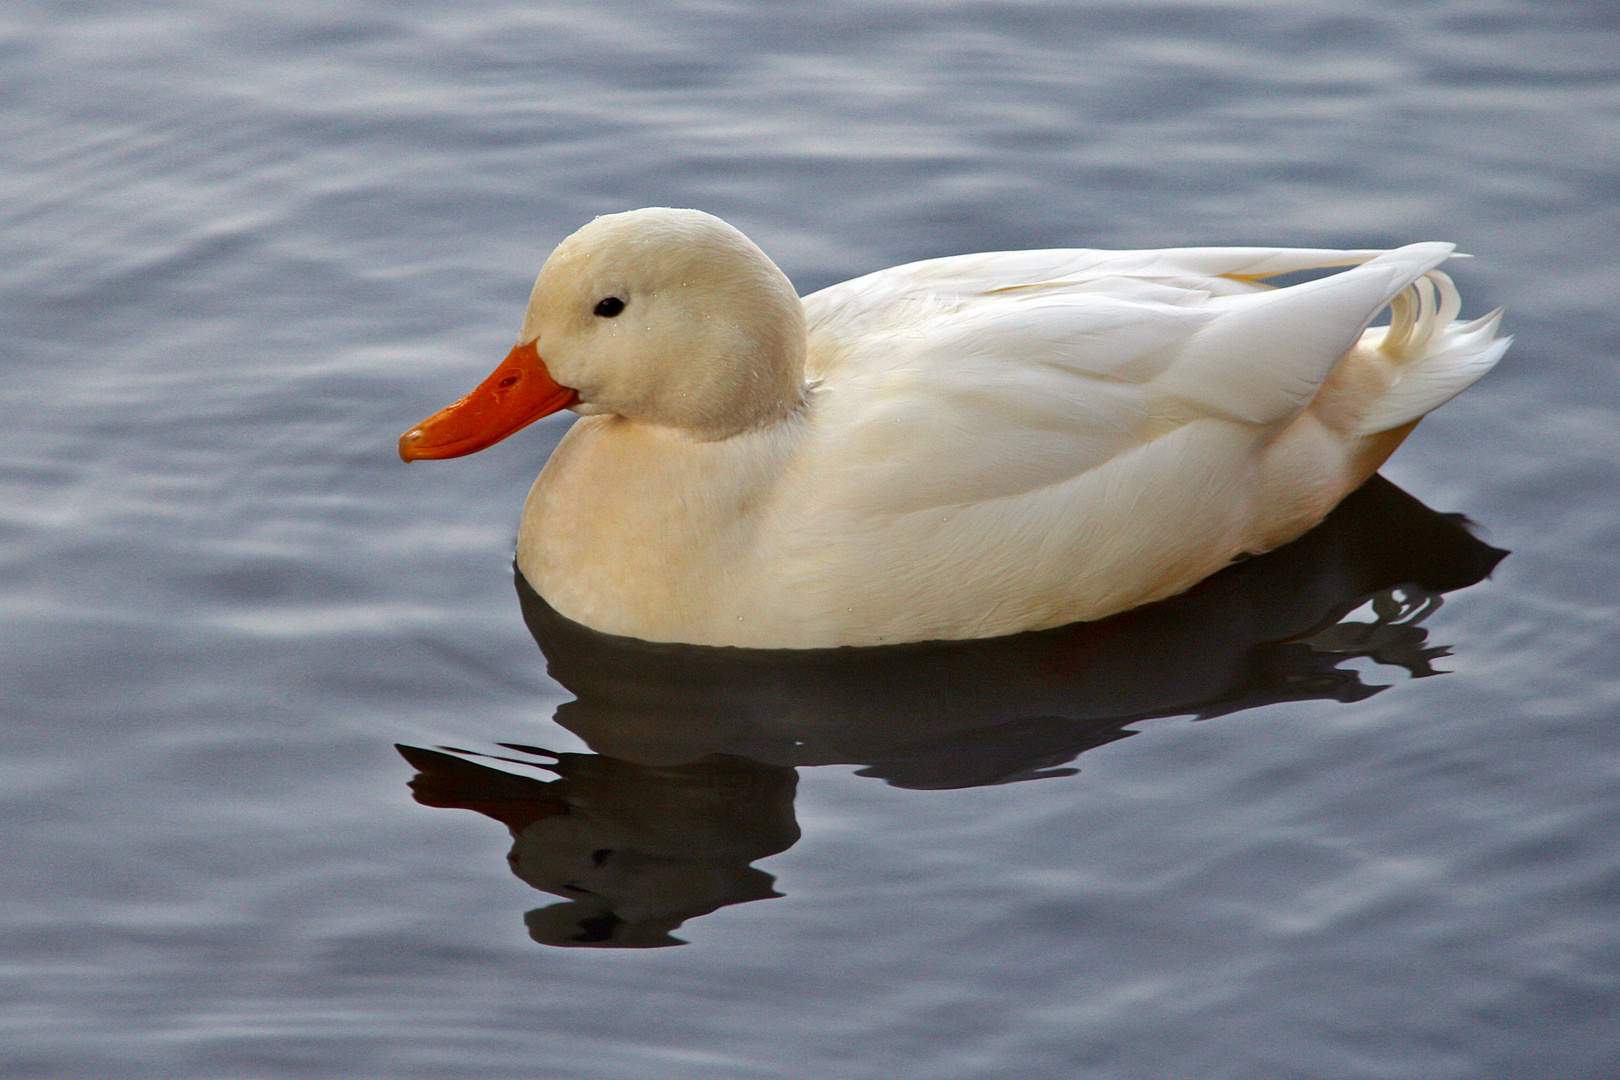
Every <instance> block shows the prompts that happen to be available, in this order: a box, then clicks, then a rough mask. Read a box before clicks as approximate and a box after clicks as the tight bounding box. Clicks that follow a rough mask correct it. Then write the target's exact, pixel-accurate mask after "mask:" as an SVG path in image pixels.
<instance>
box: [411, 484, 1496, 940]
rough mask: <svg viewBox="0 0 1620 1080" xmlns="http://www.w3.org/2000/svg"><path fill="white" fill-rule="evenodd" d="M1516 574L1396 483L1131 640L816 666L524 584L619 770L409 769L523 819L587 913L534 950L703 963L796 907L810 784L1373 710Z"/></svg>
mask: <svg viewBox="0 0 1620 1080" xmlns="http://www.w3.org/2000/svg"><path fill="white" fill-rule="evenodd" d="M1506 554H1507V553H1506V552H1504V551H1502V550H1499V549H1497V548H1493V547H1490V546H1489V545H1487V544H1485V543H1483V542H1481V541H1479V540H1478V539H1476V538H1475V537H1474V536H1472V535H1471V534H1470V533H1469V531H1468V529H1467V528H1466V527H1465V523H1464V521H1463V520H1462V518H1460V517H1459V516H1457V515H1450V514H1440V513H1436V512H1435V511H1432V510H1430V509H1428V508H1427V507H1425V506H1424V505H1423V504H1421V503H1419V502H1418V501H1417V500H1416V499H1413V498H1412V497H1411V496H1409V495H1407V494H1406V493H1405V492H1403V491H1401V490H1400V489H1399V488H1397V487H1395V486H1394V485H1393V484H1391V483H1389V482H1388V481H1386V480H1384V479H1383V478H1381V477H1374V478H1373V479H1372V480H1371V481H1370V482H1369V483H1367V484H1366V485H1365V486H1364V487H1362V488H1361V490H1360V491H1358V492H1356V493H1355V494H1354V495H1352V496H1351V497H1350V498H1348V499H1346V500H1345V502H1344V503H1343V504H1342V505H1341V506H1340V507H1339V508H1338V509H1337V510H1335V511H1334V512H1333V514H1332V515H1330V516H1329V517H1328V519H1327V520H1326V521H1325V522H1323V524H1322V525H1320V526H1319V527H1317V528H1316V529H1315V530H1313V531H1312V532H1310V533H1308V534H1307V535H1305V536H1304V537H1302V538H1301V539H1299V540H1297V541H1295V542H1294V543H1293V544H1290V545H1288V546H1287V547H1284V548H1281V549H1279V550H1277V551H1274V552H1272V553H1270V554H1268V555H1264V556H1260V557H1258V558H1254V559H1250V560H1248V561H1246V562H1243V563H1240V564H1238V565H1236V566H1232V567H1229V568H1227V569H1226V570H1225V571H1223V572H1222V573H1220V574H1217V575H1215V576H1214V577H1212V578H1210V579H1209V580H1207V581H1205V582H1203V583H1202V584H1201V585H1199V586H1197V587H1196V588H1194V589H1192V590H1190V591H1189V592H1186V593H1183V594H1182V595H1180V596H1176V597H1172V598H1171V599H1169V600H1165V601H1162V602H1160V603H1157V604H1153V605H1150V606H1148V607H1144V608H1138V609H1137V610H1135V611H1130V612H1126V613H1124V614H1121V615H1117V616H1115V617H1113V618H1110V619H1105V620H1101V621H1099V622H1093V623H1078V624H1075V625H1073V626H1067V627H1060V628H1058V629H1055V630H1046V631H1040V632H1037V633H1029V634H1019V635H1016V636H1013V637H1005V638H995V639H990V640H983V641H968V642H932V643H922V644H915V645H896V646H884V647H878V648H867V649H853V648H845V649H824V650H810V651H775V650H757V649H733V648H712V647H698V646H687V645H668V644H655V643H650V642H644V641H637V640H633V639H629V638H620V637H612V636H609V635H606V634H600V633H597V632H596V631H593V630H590V629H588V628H586V627H583V626H580V625H579V624H577V623H573V622H570V621H569V620H567V619H565V618H563V617H562V616H560V615H558V614H557V613H556V612H554V611H552V610H551V608H550V607H549V606H547V604H546V603H545V601H543V600H542V599H541V598H540V597H539V596H538V595H536V594H535V592H534V591H533V590H532V589H530V588H529V586H528V583H527V582H525V581H524V580H523V579H522V578H521V577H519V578H518V583H517V585H518V595H519V597H520V599H521V601H522V604H523V613H524V618H525V621H526V622H527V623H528V626H529V629H530V630H531V631H532V632H533V634H534V636H535V640H536V641H537V642H538V643H539V645H540V648H541V650H542V651H543V652H544V653H545V655H546V659H547V661H548V665H549V666H548V670H549V671H550V674H551V675H552V677H553V678H555V679H556V680H557V681H558V682H560V683H561V684H562V685H563V686H565V687H566V688H567V689H568V690H570V691H571V692H573V693H574V694H575V695H576V700H574V701H572V702H569V703H567V704H565V705H563V706H561V707H560V708H559V709H558V710H557V715H556V720H557V722H558V723H559V724H561V725H563V726H564V727H566V728H568V729H569V730H571V731H573V732H575V733H576V734H578V735H579V736H580V737H581V738H582V739H584V740H585V741H586V743H587V744H589V746H590V747H591V749H593V750H595V751H596V752H597V753H596V754H554V753H552V752H550V751H547V750H543V749H541V748H539V747H531V746H521V745H516V744H502V745H505V746H506V747H507V748H508V749H511V750H514V751H518V752H520V753H524V754H527V755H530V756H531V757H532V758H536V759H538V760H523V761H521V763H522V764H527V765H539V766H540V767H541V768H544V769H546V770H548V771H550V772H553V773H555V774H556V775H557V777H558V778H557V779H556V780H552V781H540V780H535V779H531V778H529V777H524V776H518V775H515V774H512V773H509V772H504V771H501V770H498V769H494V768H490V767H488V766H485V765H481V764H477V763H474V762H472V761H468V760H466V759H465V758H464V757H457V756H453V755H452V754H448V753H443V752H440V751H435V750H424V749H421V748H417V747H406V746H402V747H400V752H401V753H403V754H404V755H405V757H406V759H407V760H408V761H410V763H411V764H412V765H414V766H416V768H417V769H418V770H419V772H418V775H417V776H416V777H415V779H413V780H412V782H411V786H412V788H413V790H414V791H415V794H416V799H417V801H418V802H421V803H424V804H426V805H429V806H441V807H462V808H466V809H470V810H476V811H478V812H479V813H482V814H485V815H488V816H489V817H492V818H494V819H496V820H498V821H501V822H503V823H504V824H505V825H506V826H507V827H508V828H509V829H511V831H512V835H513V838H514V843H513V847H512V853H511V854H510V855H509V856H508V858H509V860H510V861H511V864H512V869H513V871H514V872H515V873H516V874H517V875H518V876H519V877H520V878H522V879H523V880H524V881H526V882H528V883H529V884H530V885H533V886H534V887H535V888H537V889H540V890H542V891H544V892H549V893H553V894H555V895H557V896H562V897H565V898H567V902H566V903H563V904H556V905H553V906H551V907H547V908H541V909H538V910H536V911H532V912H530V913H529V914H528V916H527V918H526V921H527V924H528V927H529V932H530V934H531V935H532V936H533V937H534V939H535V940H536V941H539V942H541V943H543V944H551V945H586V946H599V947H601V946H614V947H651V946H660V945H675V944H681V943H682V942H681V941H680V939H678V938H675V937H672V936H671V933H670V932H671V931H673V930H674V929H675V928H676V927H678V926H680V925H681V923H682V922H684V921H685V920H686V919H689V918H694V917H696V916H699V915H703V914H707V913H708V912H711V911H714V910H716V909H717V908H720V907H724V906H726V905H728V904H738V903H744V902H747V901H750V900H760V899H765V898H767V897H772V896H777V895H780V894H778V893H776V892H775V891H774V890H773V889H772V887H771V886H772V883H773V879H772V878H771V876H770V875H769V874H766V873H765V872H764V871H762V870H759V869H757V868H755V867H753V866H752V865H751V864H752V863H753V862H754V861H755V860H758V859H761V858H764V857H765V856H767V855H772V854H775V853H777V852H779V851H783V850H785V849H787V848H788V847H791V846H792V845H793V843H794V842H795V841H796V840H797V839H798V837H799V830H798V826H797V824H796V822H795V820H794V816H793V793H794V788H795V783H796V774H795V772H794V767H796V766H801V765H827V764H834V763H844V764H858V765H861V766H862V768H861V769H860V770H859V774H860V775H862V776H873V777H880V778H882V779H884V780H886V781H887V782H888V783H890V784H893V785H895V786H898V787H906V788H924V789H944V788H961V787H974V786H979V785H985V784H1006V783H1011V782H1014V781H1021V780H1034V779H1042V778H1046V777H1053V776H1064V775H1069V774H1072V773H1074V772H1077V771H1078V770H1076V769H1074V768H1072V767H1069V768H1064V767H1062V766H1064V765H1066V764H1067V763H1068V762H1070V761H1072V760H1074V758H1075V757H1077V756H1078V755H1080V754H1082V753H1084V752H1085V751H1087V750H1090V749H1092V748H1094V747H1098V746H1102V745H1104V744H1107V743H1110V742H1113V741H1115V740H1116V739H1122V738H1125V737H1126V736H1129V735H1131V734H1133V732H1131V731H1129V730H1127V726H1128V725H1130V724H1132V723H1135V722H1137V721H1141V720H1146V719H1149V718H1153V717H1162V716H1176V715H1193V716H1195V717H1198V718H1200V719H1203V718H1209V717H1214V716H1221V715H1225V714H1228V713H1233V712H1238V711H1240V710H1243V709H1252V708H1256V707H1258V706H1261V705H1269V704H1273V703H1277V702H1284V701H1302V700H1308V699H1329V700H1334V701H1340V702H1353V701H1360V700H1362V699H1364V698H1367V697H1370V696H1371V695H1373V694H1376V693H1378V692H1379V691H1381V690H1384V689H1386V688H1387V687H1385V686H1383V685H1370V684H1367V683H1364V682H1363V681H1362V680H1361V676H1360V673H1359V672H1357V671H1356V670H1353V669H1347V668H1345V667H1343V666H1342V665H1344V663H1345V662H1346V661H1348V660H1352V659H1356V658H1362V657H1366V658H1370V659H1372V660H1375V661H1377V662H1378V663H1381V664H1387V665H1394V666H1399V667H1403V668H1405V669H1406V670H1407V671H1408V672H1409V673H1410V674H1411V675H1412V676H1413V677H1414V678H1419V677H1423V676H1428V675H1434V674H1437V671H1436V669H1435V668H1434V666H1433V662H1434V661H1435V660H1436V659H1438V658H1439V657H1441V656H1444V655H1446V650H1445V649H1444V648H1443V647H1435V646H1431V645H1430V644H1429V643H1428V631H1427V630H1425V629H1424V628H1423V627H1422V626H1421V625H1420V624H1421V623H1422V621H1423V620H1424V619H1426V618H1427V617H1428V616H1429V615H1430V614H1432V613H1433V612H1434V611H1435V609H1437V608H1438V607H1439V606H1440V602H1441V600H1440V598H1441V594H1443V593H1446V592H1449V591H1451V590H1453V589H1460V588H1464V587H1466V586H1468V585H1472V584H1474V583H1475V582H1477V581H1479V580H1480V579H1481V578H1483V577H1484V576H1485V575H1486V574H1488V573H1490V571H1491V569H1492V568H1493V567H1494V566H1495V565H1496V564H1497V562H1498V561H1500V560H1501V559H1502V557H1503V556H1504V555H1506ZM1364 609H1366V610H1365V611H1364ZM461 753H466V752H465V751H462V752H461ZM478 756H482V755H478ZM497 760H505V761H513V762H519V761H520V759H517V758H502V759H497Z"/></svg>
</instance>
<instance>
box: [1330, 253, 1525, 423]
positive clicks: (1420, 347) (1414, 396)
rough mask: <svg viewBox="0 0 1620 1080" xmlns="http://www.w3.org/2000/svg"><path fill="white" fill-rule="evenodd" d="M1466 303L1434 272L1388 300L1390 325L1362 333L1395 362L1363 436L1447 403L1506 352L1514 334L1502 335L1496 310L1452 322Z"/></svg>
mask: <svg viewBox="0 0 1620 1080" xmlns="http://www.w3.org/2000/svg"><path fill="white" fill-rule="evenodd" d="M1461 306H1462V302H1461V299H1460V298H1459V297H1458V295H1457V287H1456V286H1455V285H1454V284H1452V281H1451V278H1450V277H1448V276H1447V275H1446V274H1444V273H1442V272H1441V271H1439V270H1430V271H1428V272H1427V273H1426V274H1424V275H1423V276H1422V277H1420V278H1418V279H1417V280H1416V281H1414V282H1413V283H1412V284H1411V286H1410V287H1408V288H1406V289H1403V290H1402V291H1401V293H1400V294H1399V295H1398V296H1396V297H1395V298H1394V300H1392V301H1391V302H1390V323H1389V326H1388V327H1374V328H1373V329H1371V330H1368V331H1367V332H1366V333H1365V334H1364V335H1363V337H1362V344H1363V346H1373V347H1375V348H1376V349H1377V350H1378V352H1380V353H1382V354H1383V356H1384V357H1385V358H1386V359H1388V360H1389V361H1391V362H1392V363H1393V364H1394V365H1395V379H1394V382H1393V383H1391V385H1390V386H1389V389H1388V390H1386V391H1385V392H1384V394H1383V396H1381V397H1380V398H1379V399H1378V400H1377V401H1375V402H1373V403H1372V405H1371V407H1370V408H1368V410H1367V412H1366V413H1365V414H1364V415H1363V416H1362V418H1361V421H1360V423H1359V425H1358V427H1357V433H1358V434H1360V435H1376V434H1377V433H1379V432H1381V431H1389V430H1390V429H1392V428H1397V427H1400V426H1401V425H1403V424H1408V423H1411V422H1412V421H1413V420H1416V419H1418V418H1419V417H1422V416H1423V415H1424V414H1426V413H1429V412H1432V411H1433V410H1435V409H1437V408H1439V407H1440V406H1441V405H1444V404H1445V403H1446V402H1448V401H1450V400H1451V399H1452V398H1454V397H1456V396H1457V395H1458V394H1460V393H1462V392H1463V391H1464V390H1466V389H1467V388H1468V387H1469V386H1471V385H1472V384H1473V383H1474V382H1475V381H1476V380H1478V379H1479V378H1480V377H1481V376H1482V375H1484V374H1485V373H1486V372H1487V371H1489V370H1491V368H1493V367H1495V366H1496V362H1497V361H1498V360H1500V359H1501V358H1502V354H1503V353H1505V352H1507V348H1508V345H1509V344H1510V343H1511V342H1512V341H1513V339H1512V338H1511V337H1503V338H1498V337H1497V336H1496V330H1497V327H1498V325H1500V323H1501V321H1502V311H1501V309H1500V308H1498V309H1497V310H1496V311H1493V312H1491V313H1490V314H1489V315H1486V316H1484V317H1482V318H1478V319H1475V320H1473V321H1472V322H1466V323H1459V322H1455V321H1454V320H1455V319H1456V317H1457V312H1458V310H1459V309H1460V308H1461Z"/></svg>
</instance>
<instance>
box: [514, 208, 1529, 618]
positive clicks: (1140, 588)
mask: <svg viewBox="0 0 1620 1080" xmlns="http://www.w3.org/2000/svg"><path fill="white" fill-rule="evenodd" d="M1451 251H1452V248H1451V246H1450V245H1448V244H1437V243H1428V244H1414V245H1411V246H1409V247H1404V248H1400V249H1398V250H1394V251H1389V252H1378V251H1327V250H1290V249H1275V248H1189V249H1179V250H1163V251H1113V252H1110V251H1091V250H1054V251H1020V252H1003V253H996V254H985V255H965V256H958V257H954V258H945V259H934V260H930V261H927V262H920V263H913V264H911V265H908V266H901V267H896V268H894V269H890V270H884V271H880V272H878V273H875V274H870V275H867V276H866V277H862V278H857V279H855V280H853V281H848V282H845V283H843V284H841V285H835V286H833V287H832V288H829V289H825V290H823V291H821V292H818V293H815V294H814V295H812V296H808V297H806V298H804V299H803V301H802V303H801V301H800V300H799V299H798V298H797V296H796V295H795V293H794V291H793V289H792V287H791V285H790V284H789V283H788V282H787V279H786V278H785V277H784V276H783V275H782V274H781V272H780V271H779V270H778V269H777V268H776V266H775V265H774V264H773V263H772V262H771V261H770V260H769V259H768V258H767V257H766V256H765V255H764V254H763V253H761V252H760V251H759V249H758V248H756V247H755V246H754V245H753V244H752V243H750V242H749V241H748V240H747V239H746V238H745V237H743V236H742V234H741V233H738V232H737V231H736V230H735V229H732V228H731V227H730V226H728V225H726V224H725V223H724V222H722V221H720V220H719V219H717V218H714V217H711V216H709V215H706V214H702V213H699V212H697V211H693V210H669V209H653V210H638V211H632V212H630V213H626V214H616V215H611V216H608V217H603V218H598V219H597V220H596V221H594V222H592V223H591V224H589V225H587V226H586V227H585V228H583V229H581V230H580V231H579V232H578V233H576V234H575V235H574V236H572V237H570V238H569V239H568V240H567V241H565V242H564V243H563V244H562V245H561V246H559V248H558V249H557V251H556V252H555V253H554V254H553V256H552V257H551V259H550V260H548V261H547V263H546V266H545V268H544V269H543V270H542V271H541V274H540V277H539V280H538V281H537V283H536V285H535V291H534V296H533V298H532V299H531V302H530V306H529V310H528V314H527V317H526V318H525V321H524V325H523V331H522V337H521V338H520V341H522V342H528V341H534V342H535V347H536V349H537V351H538V354H539V356H540V357H541V358H542V359H543V361H544V364H545V367H546V368H547V369H549V371H550V374H551V377H552V378H554V379H555V380H556V382H557V383H559V384H561V386H563V387H565V388H572V389H574V390H577V391H578V392H579V403H578V404H577V405H576V406H575V409H576V411H579V412H582V413H585V414H587V415H586V416H585V417H584V418H583V419H582V420H580V421H579V422H578V423H576V424H575V426H574V427H573V429H572V430H571V431H569V433H568V434H567V436H566V437H565V438H564V439H563V441H562V444H561V445H560V446H558V448H557V450H556V451H555V453H554V454H553V455H552V457H551V460H550V461H549V462H548V463H547V465H546V467H545V469H544V471H543V472H542V473H541V475H540V478H539V479H538V480H537V481H536V483H535V486H534V489H533V491H532V492H531V493H530V495H529V499H528V502H527V504H526V505H525V508H524V512H523V522H522V527H521V530H520V535H519V540H518V565H519V568H520V569H521V570H522V572H523V573H524V575H525V576H526V577H527V578H528V580H529V582H530V583H531V584H532V585H533V586H534V587H535V588H536V589H537V590H538V591H539V592H540V594H541V595H542V596H544V597H545V598H546V600H547V601H549V602H550V603H551V604H552V605H553V606H554V607H555V608H556V609H557V610H558V611H559V612H561V613H562V614H564V615H566V616H568V617H570V618H572V619H574V620H577V621H578V622H581V623H584V624H586V625H587V626H591V627H593V628H595V629H598V630H602V631H605V632H608V633H613V634H622V635H628V636H632V637H638V638H645V639H649V640H654V641H681V642H690V643H696V644H709V645H744V646H756V647H789V648H808V647H818V646H833V645H874V644H880V643H891V642H902V641H917V640H925V639H935V638H969V637H986V636H992V635H998V634H1008V633H1014V632H1017V631H1022V630H1030V629H1037V628H1043V627H1050V626H1057V625H1061V624H1064V623H1068V622H1073V621H1078V620H1084V619H1095V618H1100V617H1103V616H1106V615H1110V614H1113V613H1115V612H1118V611H1121V610H1124V609H1126V608H1129V607H1133V606H1136V605H1139V604H1142V603H1146V602H1148V601H1152V600H1156V599H1160V598H1162V597H1165V596H1169V595H1172V594H1174V593H1177V592H1180V591H1181V590H1183V589H1186V588H1187V587H1189V586H1191V585H1192V584H1194V583H1195V582H1197V581H1199V580H1201V579H1202V578H1204V577H1206V576H1208V575H1209V574H1211V573H1213V572H1214V571H1216V570H1219V569H1220V568H1221V567H1222V566H1224V565H1226V564H1227V563H1229V562H1230V561H1232V559H1234V558H1236V557H1238V556H1241V555H1243V554H1246V553H1251V552H1258V551H1264V550H1267V549H1269V548H1272V547H1276V546H1277V545H1279V544H1282V543H1285V542H1287V541H1288V540H1291V539H1293V538H1294V537H1296V536H1298V535H1299V534H1300V533H1302V532H1304V531H1305V530H1307V529H1309V528H1310V527H1311V526H1313V525H1315V524H1316V523H1317V522H1318V521H1320V520H1321V519H1322V517H1323V516H1324V515H1325V514H1326V513H1327V512H1328V511H1329V510H1330V509H1332V507H1333V506H1334V505H1335V504H1336V503H1337V502H1338V501H1339V500H1340V499H1341V498H1343V497H1344V496H1345V495H1346V494H1348V493H1349V492H1350V491H1352V490H1354V488H1355V487H1356V486H1357V485H1359V484H1360V483H1361V482H1362V481H1363V480H1364V479H1366V477H1368V476H1369V475H1371V473H1372V472H1373V471H1374V470H1376V469H1377V467H1378V465H1379V464H1380V463H1382V461H1383V460H1384V458H1385V457H1387V456H1388V454H1389V453H1390V452H1391V451H1392V450H1393V449H1394V447H1395V446H1396V445H1398V444H1399V442H1400V440H1401V438H1403V437H1404V435H1405V433H1406V432H1407V431H1408V430H1410V426H1411V425H1412V424H1413V423H1415V422H1416V420H1417V419H1418V418H1420V417H1421V416H1422V415H1423V414H1424V413H1425V412H1427V411H1429V410H1430V409H1432V408H1434V407H1436V406H1437V405H1439V404H1441V403H1442V402H1444V401H1445V400H1447V399H1449V398H1450V397H1451V396H1452V395H1454V394H1455V393H1457V392H1459V391H1460V390H1462V389H1463V388H1464V387H1466V386H1467V385H1468V384H1469V383H1471V382H1472V381H1473V380H1474V379H1476V378H1478V377H1479V376H1480V375H1482V374H1483V373H1484V372H1485V371H1487V370H1489V368H1490V367H1491V365H1492V364H1494V363H1495V362H1496V360H1497V359H1498V358H1499V357H1500V356H1501V355H1502V352H1503V350H1504V349H1505V348H1506V346H1507V342H1506V340H1503V339H1498V338H1496V336H1495V328H1496V324H1497V316H1496V315H1494V314H1493V315H1490V316H1487V317H1485V318H1484V319H1480V320H1476V321H1474V322H1471V323H1457V322H1454V321H1453V319H1454V316H1455V315H1456V313H1457V304H1456V292H1455V290H1454V289H1453V288H1452V286H1451V283H1450V280H1449V279H1448V278H1446V276H1445V275H1444V274H1442V273H1440V272H1439V271H1438V270H1437V269H1436V268H1437V267H1438V266H1439V265H1440V264H1441V263H1442V262H1444V261H1445V260H1446V259H1447V258H1448V257H1450V255H1451ZM1339 266H1346V267H1350V268H1349V269H1346V270H1343V271H1340V272H1337V273H1333V274H1331V275H1329V276H1327V277H1323V278H1319V279H1317V280H1313V281H1309V282H1306V283H1304V284H1299V285H1294V286H1291V287H1288V288H1283V289H1273V288H1270V287H1268V286H1266V285H1264V284H1261V283H1259V282H1258V280H1257V279H1260V278H1264V277H1267V276H1273V275H1279V274H1286V273H1291V272H1295V271H1300V270H1305V269H1312V268H1320V267H1339ZM606 297H615V298H618V299H620V300H622V301H623V305H624V308H623V311H622V313H621V314H617V315H615V316H611V317H604V316H603V315H601V314H598V313H596V312H597V310H598V309H597V305H598V303H599V302H600V301H602V300H603V298H606ZM1392 303H1393V311H1394V315H1393V322H1394V328H1393V329H1391V330H1386V329H1385V328H1382V327H1379V328H1374V329H1370V330H1369V329H1367V327H1368V326H1369V324H1370V323H1371V322H1372V320H1373V318H1374V317H1375V316H1376V315H1378V314H1379V313H1380V311H1381V310H1383V309H1384V308H1386V307H1389V306H1390V305H1391V304H1392Z"/></svg>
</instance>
